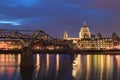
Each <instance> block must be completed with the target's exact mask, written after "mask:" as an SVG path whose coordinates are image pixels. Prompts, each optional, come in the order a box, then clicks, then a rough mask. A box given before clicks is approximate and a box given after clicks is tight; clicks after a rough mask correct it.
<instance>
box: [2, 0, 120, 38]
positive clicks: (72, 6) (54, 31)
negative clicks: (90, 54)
mask: <svg viewBox="0 0 120 80" xmlns="http://www.w3.org/2000/svg"><path fill="white" fill-rule="evenodd" d="M119 4H120V1H118V0H1V2H0V28H1V29H35V30H36V29H40V30H44V31H45V32H47V33H48V34H50V35H51V36H53V37H60V38H61V37H62V36H63V33H64V31H65V30H67V31H68V33H69V35H70V36H71V37H78V33H79V31H80V28H81V27H82V23H83V22H84V21H86V22H87V25H88V27H89V28H90V31H91V33H94V34H97V33H98V32H101V33H102V34H103V35H104V36H110V35H111V34H112V33H113V32H117V33H118V34H120V32H119V30H120V28H119V26H120V5H119Z"/></svg>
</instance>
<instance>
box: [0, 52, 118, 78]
mask: <svg viewBox="0 0 120 80" xmlns="http://www.w3.org/2000/svg"><path fill="white" fill-rule="evenodd" d="M32 57H33V60H34V61H33V62H34V67H22V66H20V64H21V54H0V80H120V76H119V74H120V55H80V54H74V55H70V54H44V53H43V54H33V55H32Z"/></svg>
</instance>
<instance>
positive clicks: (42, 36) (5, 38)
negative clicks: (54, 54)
mask: <svg viewBox="0 0 120 80" xmlns="http://www.w3.org/2000/svg"><path fill="white" fill-rule="evenodd" d="M0 44H1V45H2V44H3V45H2V46H0V49H3V48H5V47H6V48H8V49H23V50H24V49H26V48H31V49H34V50H40V49H62V48H71V47H72V44H71V42H68V41H64V40H62V39H55V38H53V37H51V36H50V35H49V34H47V33H45V32H44V31H42V30H2V29H1V30H0Z"/></svg>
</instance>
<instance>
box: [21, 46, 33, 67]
mask: <svg viewBox="0 0 120 80" xmlns="http://www.w3.org/2000/svg"><path fill="white" fill-rule="evenodd" d="M20 66H21V67H34V60H33V55H32V49H31V47H23V52H22V54H21V63H20Z"/></svg>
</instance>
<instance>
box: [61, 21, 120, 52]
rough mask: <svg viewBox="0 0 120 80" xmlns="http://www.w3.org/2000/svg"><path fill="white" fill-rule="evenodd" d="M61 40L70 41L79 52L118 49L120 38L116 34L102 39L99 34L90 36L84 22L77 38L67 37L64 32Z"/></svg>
mask: <svg viewBox="0 0 120 80" xmlns="http://www.w3.org/2000/svg"><path fill="white" fill-rule="evenodd" d="M63 39H64V40H68V41H72V42H73V43H74V44H75V45H76V46H75V48H77V49H81V50H83V49H84V50H91V49H92V50H101V49H102V50H103V49H104V50H108V49H120V38H119V37H118V35H117V34H116V33H113V34H112V36H111V37H102V35H101V33H98V34H97V36H95V35H93V34H91V32H90V30H89V28H88V26H87V24H86V22H84V23H83V26H82V27H81V29H80V32H79V37H78V38H71V37H69V34H68V33H67V31H65V32H64V36H63Z"/></svg>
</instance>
